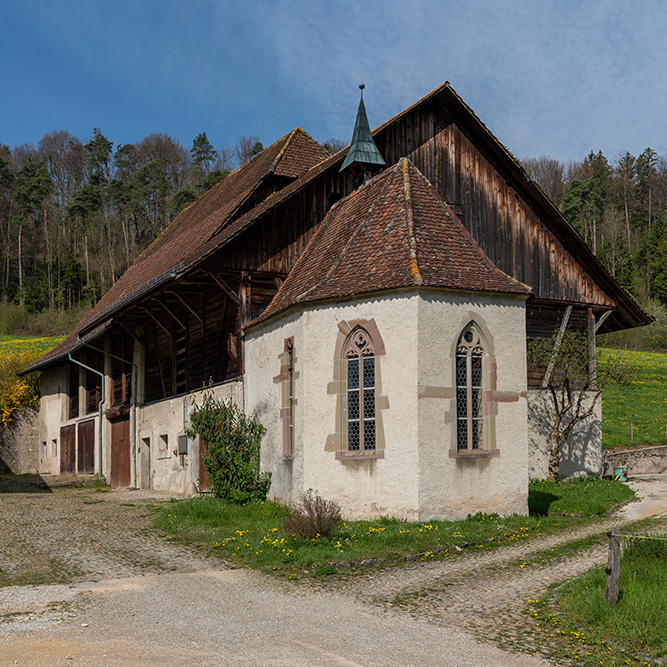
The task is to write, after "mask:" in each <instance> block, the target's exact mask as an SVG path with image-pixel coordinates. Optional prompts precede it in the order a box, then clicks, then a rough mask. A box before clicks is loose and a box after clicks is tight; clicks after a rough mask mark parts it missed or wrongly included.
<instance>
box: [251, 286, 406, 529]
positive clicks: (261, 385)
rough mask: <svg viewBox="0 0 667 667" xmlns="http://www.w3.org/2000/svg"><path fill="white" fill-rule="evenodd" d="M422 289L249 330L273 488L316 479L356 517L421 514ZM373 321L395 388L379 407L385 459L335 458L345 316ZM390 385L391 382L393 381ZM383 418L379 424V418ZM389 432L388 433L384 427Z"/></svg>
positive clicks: (303, 485)
mask: <svg viewBox="0 0 667 667" xmlns="http://www.w3.org/2000/svg"><path fill="white" fill-rule="evenodd" d="M417 304H418V296H417V295H416V294H412V295H407V296H406V295H405V294H393V295H383V296H379V297H377V298H367V299H362V300H359V301H356V302H348V303H343V304H341V305H317V306H310V307H309V308H307V309H305V310H303V311H300V312H299V313H292V314H290V315H288V316H286V317H283V318H280V319H278V320H274V321H272V322H269V323H267V324H266V325H263V326H260V327H257V328H255V329H254V330H251V331H249V332H248V333H247V335H246V345H245V354H246V357H245V358H246V365H245V370H246V407H247V410H248V411H249V412H251V413H253V412H254V413H256V415H257V418H258V421H260V422H261V423H262V424H263V425H264V426H265V427H266V428H267V433H266V435H265V437H264V440H263V445H262V467H263V468H264V469H265V470H269V471H271V473H272V483H271V488H270V491H269V493H270V495H271V496H272V497H274V498H276V499H278V500H280V501H283V502H289V501H291V500H295V499H296V498H297V497H298V496H299V494H300V493H301V492H303V491H305V490H307V489H309V488H312V489H314V490H316V491H318V492H319V493H320V495H322V496H323V497H325V498H329V499H333V500H336V501H337V502H338V503H339V504H340V505H341V507H342V508H343V511H344V513H345V515H346V516H348V517H351V518H361V517H371V516H378V515H391V516H400V517H404V518H408V519H417V515H418V470H417V467H416V465H415V463H416V457H417V420H416V418H415V417H416V412H417V395H416V391H415V388H416V386H417V348H416V346H413V345H412V344H411V342H410V341H413V340H414V338H415V335H416V331H417ZM371 319H373V320H375V324H376V325H377V328H378V330H379V332H380V335H381V337H382V340H383V342H384V348H385V350H386V354H384V355H380V356H377V357H376V381H377V382H378V383H379V386H378V389H377V394H378V395H383V396H387V397H389V401H388V407H386V408H385V409H381V410H378V411H377V412H376V414H377V413H378V412H379V413H381V414H380V415H379V416H378V418H377V419H378V446H380V445H381V444H382V443H381V441H380V440H381V438H382V439H383V440H384V445H385V449H384V458H382V459H370V460H336V451H335V449H334V447H332V445H331V442H332V441H334V440H335V437H336V431H337V430H340V427H339V426H338V420H339V419H340V415H339V414H338V415H337V410H336V407H337V400H338V396H337V394H336V393H335V388H332V385H334V383H335V381H336V379H337V378H336V377H335V371H334V365H335V362H336V359H337V355H339V354H340V350H339V347H337V343H338V342H339V340H340V338H339V336H340V335H341V331H340V329H339V325H340V324H341V323H350V322H354V321H358V320H371ZM291 336H294V351H295V360H296V361H295V372H297V373H298V374H299V375H298V377H297V378H296V381H295V396H296V399H297V404H296V406H295V411H294V416H295V434H296V436H295V454H294V458H293V460H291V461H285V460H284V459H283V457H282V451H283V447H282V425H281V424H280V419H279V407H280V391H281V388H280V384H279V383H278V382H274V381H273V380H274V378H275V377H276V376H277V375H278V374H279V371H280V362H279V360H278V356H279V354H280V353H281V352H282V351H283V348H284V341H285V339H286V338H289V337H291ZM390 388H391V389H390ZM380 422H381V423H380ZM380 432H382V433H383V436H381V435H380Z"/></svg>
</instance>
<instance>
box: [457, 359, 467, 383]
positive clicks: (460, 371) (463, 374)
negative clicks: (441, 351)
mask: <svg viewBox="0 0 667 667" xmlns="http://www.w3.org/2000/svg"><path fill="white" fill-rule="evenodd" d="M467 385H468V371H467V368H466V356H465V354H457V355H456V386H457V387H465V386H467Z"/></svg>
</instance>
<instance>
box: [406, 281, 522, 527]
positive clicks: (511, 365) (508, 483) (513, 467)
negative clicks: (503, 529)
mask: <svg viewBox="0 0 667 667" xmlns="http://www.w3.org/2000/svg"><path fill="white" fill-rule="evenodd" d="M524 303H525V302H524V300H523V299H522V298H517V297H510V296H502V295H492V296H488V295H481V294H471V295H460V294H456V293H444V292H435V291H430V292H424V293H423V295H422V299H421V301H420V309H419V369H420V372H419V376H420V377H419V396H420V401H419V441H420V447H419V455H420V456H419V470H420V518H421V519H423V520H427V519H430V518H465V517H466V516H467V515H468V514H475V513H477V512H483V513H487V514H490V513H498V514H501V515H508V514H513V513H519V514H526V513H527V512H528V449H527V428H526V410H527V406H526V352H525V350H526V342H525V309H524ZM470 322H474V323H475V324H476V326H477V329H478V331H480V333H481V336H482V342H483V344H484V348H485V355H484V359H483V369H484V371H483V372H484V383H483V386H484V391H485V394H486V401H485V402H487V403H490V407H489V411H490V412H495V413H497V414H491V415H487V416H486V417H485V420H484V448H485V449H487V450H492V449H495V450H497V455H496V456H493V457H488V458H478V459H470V458H468V459H466V458H451V457H450V451H452V450H456V423H455V414H456V399H455V393H454V387H455V384H456V381H455V373H454V362H455V346H456V343H457V341H458V339H459V336H460V335H461V332H462V331H463V329H464V328H465V327H466V325H468V324H469V323H470Z"/></svg>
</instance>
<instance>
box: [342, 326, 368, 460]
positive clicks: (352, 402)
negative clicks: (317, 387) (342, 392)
mask: <svg viewBox="0 0 667 667" xmlns="http://www.w3.org/2000/svg"><path fill="white" fill-rule="evenodd" d="M344 354H345V360H346V364H347V449H348V450H349V451H352V452H359V451H370V450H374V449H375V350H374V348H373V341H372V339H371V337H370V336H369V335H368V332H367V331H366V330H365V329H361V328H358V329H355V330H354V331H353V332H352V333H351V334H350V336H349V337H348V339H347V342H346V344H345V350H344Z"/></svg>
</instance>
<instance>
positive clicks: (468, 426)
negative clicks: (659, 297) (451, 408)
mask: <svg viewBox="0 0 667 667" xmlns="http://www.w3.org/2000/svg"><path fill="white" fill-rule="evenodd" d="M483 356H484V349H483V347H482V343H481V339H480V336H479V333H478V332H477V330H476V328H475V327H474V326H472V325H468V326H467V327H466V328H465V330H464V331H463V333H462V334H461V336H460V338H459V342H458V345H457V348H456V447H457V449H458V451H462V450H469V449H479V448H480V447H481V445H482V433H483V428H484V414H483Z"/></svg>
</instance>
